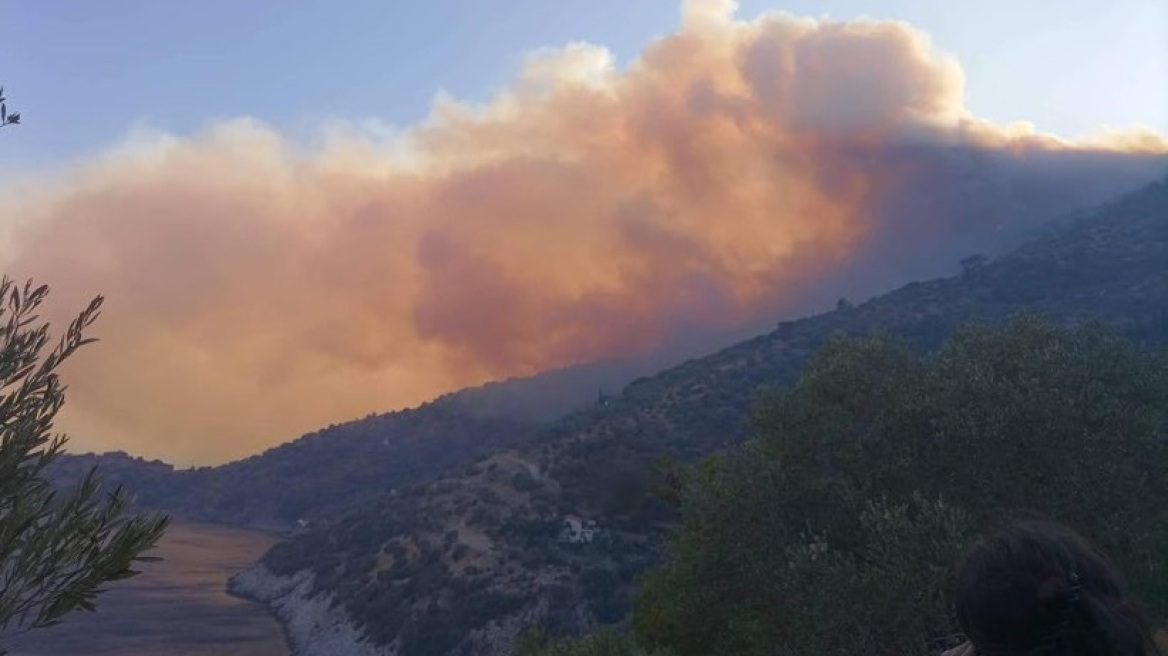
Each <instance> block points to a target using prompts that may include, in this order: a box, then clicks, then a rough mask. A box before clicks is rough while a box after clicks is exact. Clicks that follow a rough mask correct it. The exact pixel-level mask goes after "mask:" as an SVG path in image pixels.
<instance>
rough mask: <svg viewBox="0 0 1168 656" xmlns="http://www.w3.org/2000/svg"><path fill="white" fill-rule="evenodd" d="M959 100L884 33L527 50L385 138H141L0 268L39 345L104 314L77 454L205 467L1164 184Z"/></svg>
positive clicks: (89, 178) (36, 196) (814, 27)
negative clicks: (49, 321)
mask: <svg viewBox="0 0 1168 656" xmlns="http://www.w3.org/2000/svg"><path fill="white" fill-rule="evenodd" d="M1039 83H1041V81H1038V82H1036V84H1039ZM962 91H963V79H962V72H961V69H960V67H959V66H958V64H957V63H956V62H955V61H953V60H951V59H949V58H946V57H945V56H943V55H941V54H939V53H938V51H937V50H935V49H934V48H933V46H932V45H931V44H930V43H929V41H928V39H927V37H926V36H925V35H923V34H922V33H920V32H918V31H916V30H914V29H913V28H912V27H910V26H908V25H905V24H902V23H895V22H867V21H860V22H843V23H841V22H829V21H816V20H805V19H799V18H794V17H791V16H787V15H780V14H766V15H763V16H761V17H759V18H757V19H754V20H751V21H744V20H740V19H737V18H735V17H734V6H733V4H732V3H728V2H704V3H699V2H690V3H687V4H686V5H685V6H684V8H683V19H682V22H681V24H680V27H679V28H678V29H677V30H676V32H675V33H673V34H671V35H669V36H667V37H665V38H662V39H659V40H657V41H654V42H652V43H650V44H648V45H647V46H646V47H645V49H644V50H643V52H642V53H641V55H640V57H639V58H638V59H636V60H635V61H633V62H632V63H631V64H629V65H628V66H627V67H624V68H619V69H618V68H617V67H615V66H614V63H613V59H612V56H611V55H610V54H609V53H608V52H607V51H606V50H604V49H603V48H599V47H595V46H591V45H586V44H572V45H569V46H567V47H564V48H561V49H558V50H554V51H546V52H541V53H538V54H535V55H533V56H532V57H531V58H530V60H529V62H528V64H527V66H526V67H525V68H524V69H523V70H522V71H521V72H520V73H519V74H518V76H517V77H516V79H515V80H514V82H513V84H511V85H510V86H509V87H508V88H506V89H505V90H502V91H501V92H500V93H499V94H498V95H497V96H496V97H495V98H494V99H493V100H492V101H491V102H490V103H488V104H486V105H485V106H476V107H471V106H467V105H465V104H461V103H459V102H456V101H454V100H450V99H439V100H437V101H436V102H435V104H434V108H433V112H432V114H431V115H430V117H429V118H428V119H427V120H426V121H425V122H424V123H423V124H420V125H417V126H414V127H412V128H410V129H408V130H406V131H404V132H402V133H400V134H397V135H396V136H394V137H392V138H385V137H377V136H374V135H373V134H371V133H370V132H368V131H364V130H361V129H357V128H353V127H351V126H350V127H349V128H346V129H335V130H331V131H329V132H328V134H327V137H326V138H325V139H323V142H322V144H320V145H317V146H314V147H312V148H307V147H303V146H298V145H296V144H293V143H291V142H290V141H289V140H287V139H285V138H284V137H282V136H281V135H280V134H279V133H277V132H276V131H274V130H273V129H271V128H269V127H266V126H264V125H263V124H260V123H258V122H256V121H252V120H236V121H230V122H225V123H220V124H215V125H212V126H210V127H208V128H207V130H206V131H205V132H203V133H201V134H199V135H197V136H194V137H190V138H185V137H173V136H167V135H146V136H141V135H139V136H138V137H136V138H134V139H131V140H129V141H128V142H127V144H126V145H125V146H124V147H122V148H119V149H117V150H116V151H115V152H110V153H108V154H106V155H105V156H103V157H101V158H99V159H95V160H93V161H89V162H86V163H84V164H82V165H80V166H78V167H76V168H75V169H74V170H72V171H70V172H69V173H68V174H65V175H60V176H56V177H52V178H51V179H47V180H46V179H41V180H39V181H38V182H36V183H33V182H31V181H23V182H22V183H21V184H20V185H19V186H14V187H12V188H9V189H7V190H5V191H4V194H3V197H0V204H2V205H3V207H4V209H5V210H6V212H9V213H10V214H9V215H10V216H13V217H18V220H19V224H18V225H17V226H16V227H15V228H14V229H12V230H11V231H9V232H8V233H7V234H5V235H3V237H2V238H3V241H0V255H2V257H3V269H4V270H5V271H7V272H9V273H10V275H14V276H16V277H18V278H25V277H35V278H36V279H37V280H40V281H44V282H48V283H50V284H51V285H52V286H53V288H54V297H55V302H56V305H55V306H54V307H55V308H56V309H57V310H59V316H60V317H61V318H64V317H66V316H67V311H68V310H75V309H78V308H80V307H81V306H82V305H83V304H84V302H85V301H86V300H88V298H89V297H91V296H92V295H94V294H97V293H101V294H104V295H106V296H107V297H108V302H107V305H106V311H105V313H104V316H103V318H102V320H101V321H100V323H99V324H98V326H97V328H96V330H95V334H96V335H97V336H99V337H100V338H101V339H102V341H101V342H100V343H99V344H97V345H95V346H93V347H91V348H89V349H88V351H87V352H83V353H82V354H80V355H79V356H78V357H77V359H76V361H75V363H74V365H73V366H72V367H71V369H70V371H69V374H68V376H69V379H68V380H69V383H70V385H71V387H70V390H71V397H70V404H69V406H68V407H67V413H66V414H67V417H66V421H65V425H64V428H67V429H69V430H70V431H71V432H72V433H73V435H74V442H73V446H74V448H75V449H107V448H122V449H126V450H128V451H131V452H134V453H140V454H145V455H149V456H161V457H164V458H168V459H171V460H176V461H178V462H186V463H190V462H197V463H210V462H219V461H223V460H226V459H230V458H236V457H239V456H243V455H246V454H250V453H253V452H256V451H259V450H261V449H263V448H265V447H268V446H271V445H273V444H275V443H277V442H280V441H283V440H286V439H288V438H291V437H294V436H295V435H298V434H299V433H301V432H304V431H307V430H311V429H314V428H316V427H318V426H320V425H324V424H328V423H330V422H333V421H338V420H342V419H346V418H351V417H355V416H360V415H363V414H365V413H368V412H370V411H375V410H385V409H389V408H394V407H403V406H407V405H411V404H415V403H418V402H420V401H423V400H425V399H427V398H430V397H433V396H434V395H436V394H438V393H441V392H444V391H449V390H452V389H455V388H458V387H460V386H464V385H468V384H474V383H479V382H483V381H486V380H489V379H495V378H502V377H507V376H512V375H521V374H527V373H533V372H537V371H540V370H544V369H548V368H553V367H558V366H562V365H565V364H570V363H575V362H583V361H589V360H594V359H599V358H611V357H621V356H625V355H630V354H637V353H644V352H646V351H650V350H653V349H659V348H662V347H667V346H669V345H671V344H679V343H683V342H686V340H687V339H690V338H691V337H692V336H693V335H707V336H708V335H718V334H724V333H723V332H720V331H726V332H729V331H733V330H736V329H741V328H742V326H746V325H755V324H757V323H758V322H773V321H775V320H777V319H779V318H782V317H784V316H790V315H791V314H793V313H795V312H801V311H806V310H809V309H816V308H819V307H822V306H823V304H824V303H825V302H829V301H834V300H835V298H838V297H839V296H840V295H842V294H844V293H847V294H849V295H859V296H862V295H864V294H871V293H875V292H878V291H880V290H882V289H883V288H885V287H887V286H889V285H893V284H898V283H901V282H904V281H906V280H907V279H908V278H910V277H916V276H921V275H935V274H938V273H946V272H948V271H950V269H951V268H952V267H953V265H954V263H955V262H956V259H957V258H959V257H961V256H964V255H968V254H971V253H972V252H974V251H975V250H978V249H992V248H993V246H994V245H995V244H997V243H1000V242H1001V240H1002V239H1005V237H1003V235H1007V234H1015V232H1016V230H1017V228H1019V227H1022V226H1023V225H1024V224H1028V223H1031V222H1034V221H1038V220H1040V219H1045V218H1050V217H1051V216H1052V215H1054V214H1056V213H1058V212H1061V211H1064V210H1069V209H1072V208H1074V207H1077V206H1080V205H1083V204H1090V203H1095V202H1098V201H1101V200H1103V199H1105V198H1106V197H1108V196H1109V195H1111V194H1114V193H1118V192H1121V191H1124V190H1126V189H1128V188H1130V187H1134V186H1136V185H1138V184H1141V183H1143V182H1145V181H1147V180H1150V179H1152V178H1153V177H1156V176H1157V175H1161V174H1162V173H1163V171H1164V170H1165V163H1166V162H1168V160H1166V159H1165V156H1164V155H1165V153H1168V147H1166V146H1168V144H1166V142H1165V140H1164V139H1163V138H1162V137H1160V136H1158V135H1156V134H1152V133H1131V134H1120V135H1112V136H1110V137H1107V138H1101V139H1100V140H1098V141H1097V142H1094V143H1069V142H1066V141H1063V140H1060V139H1058V138H1055V137H1053V136H1048V135H1041V134H1037V133H1035V132H1033V131H1032V130H1030V129H1028V128H1026V126H1009V127H1002V126H997V125H993V124H990V123H988V122H986V121H983V120H979V119H978V118H976V117H974V116H971V115H970V113H969V112H968V111H967V110H966V108H965V105H964V102H963V98H962ZM1068 111H1073V108H1068Z"/></svg>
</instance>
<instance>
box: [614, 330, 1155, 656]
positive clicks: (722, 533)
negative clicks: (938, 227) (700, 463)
mask: <svg viewBox="0 0 1168 656" xmlns="http://www.w3.org/2000/svg"><path fill="white" fill-rule="evenodd" d="M1165 364H1166V360H1165V357H1164V355H1163V354H1153V353H1141V352H1138V351H1137V350H1135V349H1134V348H1133V347H1132V346H1131V345H1130V344H1129V343H1127V342H1126V341H1124V340H1122V339H1121V338H1118V337H1116V336H1114V335H1113V334H1111V333H1110V332H1108V331H1107V330H1105V329H1103V328H1102V327H1100V326H1096V325H1086V326H1081V327H1077V328H1074V329H1062V328H1058V327H1056V326H1053V325H1051V324H1049V323H1047V322H1046V321H1044V320H1042V319H1041V318H1039V317H1036V316H1031V315H1022V316H1019V317H1017V318H1016V319H1015V320H1014V321H1013V322H1011V323H1010V324H1009V325H1008V326H1007V327H1005V328H993V327H976V326H971V327H967V328H964V329H962V330H959V331H957V332H956V333H955V334H954V335H953V336H952V338H951V339H950V340H949V342H948V343H947V344H946V346H944V347H943V348H942V349H941V350H940V351H939V352H937V353H935V354H931V355H926V356H921V355H918V354H915V353H914V352H913V351H912V350H911V349H909V348H908V347H907V346H905V345H904V344H902V343H900V342H898V341H896V340H893V339H890V338H885V337H870V338H863V339H846V338H843V337H837V338H835V339H833V340H831V341H830V342H829V343H828V344H827V346H826V347H825V348H823V349H822V350H821V351H820V352H819V353H818V354H817V355H816V356H815V357H814V358H813V359H812V361H811V362H810V363H809V364H808V366H807V368H806V370H805V371H804V373H803V375H802V377H801V378H800V380H799V382H798V383H797V384H796V385H795V386H794V387H793V388H792V389H791V390H789V391H786V392H783V393H780V394H778V395H776V396H774V397H773V398H771V399H768V400H767V401H765V402H763V403H762V404H761V405H760V406H759V408H758V409H757V411H756V413H755V415H754V418H753V422H752V426H753V428H752V439H751V440H750V441H749V442H748V443H747V444H746V445H744V446H743V447H742V448H740V449H738V450H736V451H735V452H733V453H730V454H728V455H726V456H725V457H723V458H722V459H721V460H720V461H718V462H717V463H716V464H715V465H713V466H705V468H704V470H703V471H701V472H700V473H699V472H694V473H691V474H688V475H676V474H675V475H674V476H673V481H674V483H673V485H672V486H671V490H672V492H673V495H674V497H675V498H676V499H677V500H678V501H679V503H680V509H681V513H682V522H681V525H680V527H679V529H678V530H677V531H676V533H675V535H674V536H673V538H672V540H671V543H670V546H669V557H668V559H667V563H666V565H665V566H664V567H663V568H662V569H660V570H658V571H656V572H654V573H652V574H651V575H650V576H649V577H648V578H647V579H646V580H645V581H644V583H643V586H642V590H641V595H640V598H639V600H638V604H637V609H636V612H635V619H634V622H635V626H636V628H637V633H638V636H639V638H640V639H641V641H642V642H643V643H644V644H645V645H646V646H651V647H666V648H670V649H672V650H673V651H675V652H676V653H677V654H682V655H685V654H694V655H697V654H703V655H707V656H708V655H712V654H740V655H751V654H758V655H760V656H761V655H763V654H766V655H771V654H792V655H794V654H800V655H802V654H807V655H811V654H815V655H820V654H852V653H856V654H858V653H863V654H866V655H872V654H889V655H891V654H897V655H904V654H925V653H936V652H937V651H938V650H939V649H938V647H939V643H938V642H937V641H938V640H940V639H942V638H944V637H945V636H949V635H952V634H954V633H956V632H957V627H956V625H955V623H954V621H953V620H952V617H951V613H950V608H949V603H950V597H951V595H950V587H949V586H950V585H951V579H952V574H953V571H952V568H953V566H954V564H955V561H956V559H957V557H958V554H959V552H960V550H961V549H962V548H963V545H965V544H966V543H967V542H968V540H969V539H970V538H971V537H972V535H973V534H974V533H975V532H978V531H980V530H982V529H984V528H986V527H988V526H989V525H990V524H992V523H993V522H995V521H998V520H1000V519H1001V518H1003V516H1005V515H1009V514H1016V513H1026V514H1031V515H1034V514H1037V515H1042V516H1046V517H1050V518H1053V519H1056V520H1060V521H1064V522H1067V523H1069V524H1071V525H1072V526H1074V527H1076V528H1078V529H1079V530H1081V531H1083V532H1085V533H1086V534H1088V535H1089V536H1090V537H1092V538H1093V539H1095V540H1096V541H1098V542H1099V543H1101V545H1102V546H1103V547H1104V548H1105V549H1106V550H1108V551H1109V552H1110V553H1112V555H1113V556H1114V557H1115V558H1116V560H1117V561H1119V563H1120V565H1121V567H1122V568H1123V569H1124V570H1125V571H1126V572H1127V574H1128V576H1129V577H1130V578H1131V579H1132V580H1133V582H1135V584H1136V586H1137V589H1138V591H1139V593H1141V595H1142V598H1143V599H1145V600H1146V601H1147V602H1148V603H1150V604H1152V606H1151V608H1150V609H1149V610H1151V611H1152V614H1153V617H1155V618H1158V619H1162V618H1164V617H1166V616H1168V576H1166V573H1168V536H1166V532H1165V527H1168V444H1166V442H1168V434H1166V431H1168V367H1166V366H1165Z"/></svg>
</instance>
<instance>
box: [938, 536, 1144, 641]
mask: <svg viewBox="0 0 1168 656" xmlns="http://www.w3.org/2000/svg"><path fill="white" fill-rule="evenodd" d="M957 620H958V622H960V623H961V627H962V630H963V631H964V632H965V634H966V636H967V637H968V638H969V640H970V642H972V643H973V647H974V649H975V650H976V652H977V654H978V656H1022V655H1030V654H1033V655H1039V654H1043V655H1050V656H1146V655H1147V654H1158V653H1159V651H1157V649H1156V647H1155V644H1154V643H1153V642H1152V638H1151V635H1150V634H1149V632H1148V629H1147V624H1146V623H1145V622H1144V621H1143V619H1142V617H1141V615H1140V613H1139V611H1138V610H1137V609H1136V607H1135V605H1134V602H1133V600H1132V599H1131V597H1130V596H1129V594H1128V591H1127V585H1126V583H1125V582H1124V579H1123V576H1122V575H1121V574H1120V573H1119V570H1118V569H1116V567H1115V565H1113V564H1112V563H1111V561H1110V560H1109V559H1108V558H1107V556H1105V555H1104V554H1103V552H1102V551H1101V550H1099V549H1098V548H1096V547H1095V546H1094V545H1092V544H1091V543H1090V542H1088V541H1087V540H1086V539H1084V538H1083V537H1082V536H1080V535H1078V534H1077V533H1075V532H1074V531H1072V530H1071V529H1070V528H1067V527H1066V526H1062V525H1060V524H1056V523H1054V522H1048V521H1043V520H1033V519H1027V520H1016V521H1013V522H1010V523H1009V524H1007V525H1005V526H1004V527H1003V528H1001V529H999V530H997V531H995V532H993V533H991V534H989V535H987V536H985V537H983V538H981V539H980V540H978V541H977V542H976V543H975V544H974V545H973V547H971V548H970V550H969V551H968V553H966V555H965V557H964V558H963V559H962V562H961V565H960V566H959V568H958V572H957Z"/></svg>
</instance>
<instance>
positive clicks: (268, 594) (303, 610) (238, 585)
mask: <svg viewBox="0 0 1168 656" xmlns="http://www.w3.org/2000/svg"><path fill="white" fill-rule="evenodd" d="M227 589H228V590H229V591H230V592H231V594H234V595H236V596H238V597H242V598H244V599H248V600H250V601H253V602H256V603H259V604H263V605H264V606H267V607H268V609H270V610H271V611H272V613H273V614H275V616H276V617H277V618H278V619H279V620H280V622H281V623H283V625H284V631H285V633H286V634H287V636H288V643H289V645H290V646H291V647H292V656H397V654H396V652H395V651H394V650H392V649H389V648H386V647H378V646H376V645H373V644H371V643H370V642H369V640H368V638H367V637H366V636H365V634H364V632H363V631H362V630H361V629H359V628H357V626H356V624H355V623H354V622H353V620H352V618H350V617H349V615H348V613H346V612H345V609H344V607H343V606H341V605H340V604H338V603H335V601H334V599H333V596H332V595H331V594H328V593H323V592H317V591H315V589H314V586H313V577H312V573H311V572H309V571H307V570H301V571H299V572H296V573H295V574H293V575H291V576H279V575H277V574H274V573H273V572H272V571H271V570H269V569H268V568H267V567H264V566H263V565H256V566H254V567H252V568H250V569H247V570H245V571H243V572H240V573H239V574H236V575H235V576H233V577H231V579H230V580H229V581H228V584H227Z"/></svg>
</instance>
